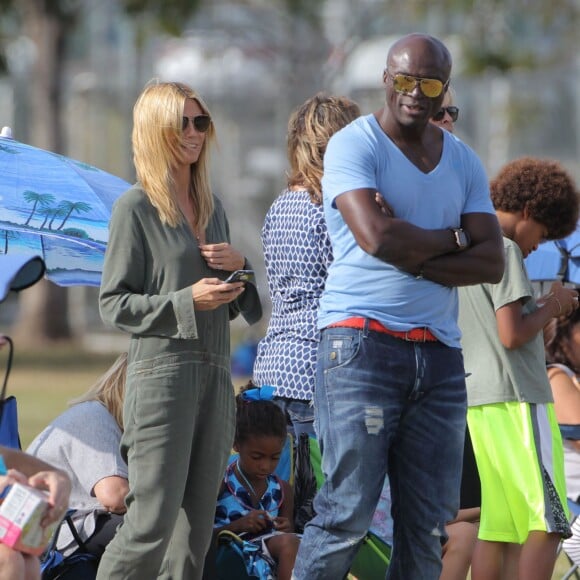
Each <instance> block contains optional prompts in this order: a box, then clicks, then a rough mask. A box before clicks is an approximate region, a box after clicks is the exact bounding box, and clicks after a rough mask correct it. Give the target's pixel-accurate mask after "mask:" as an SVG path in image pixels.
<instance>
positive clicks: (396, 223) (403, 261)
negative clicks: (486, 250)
mask: <svg viewBox="0 0 580 580" xmlns="http://www.w3.org/2000/svg"><path fill="white" fill-rule="evenodd" d="M357 242H358V243H359V245H360V246H361V247H362V249H363V250H365V251H366V252H367V253H369V254H371V256H374V257H375V258H378V259H379V260H382V261H383V262H387V263H389V264H392V265H393V266H396V267H397V268H399V269H401V270H404V271H405V272H409V273H411V274H418V273H419V271H420V269H421V266H422V265H423V264H424V263H425V262H427V261H428V260H430V259H433V258H435V257H439V256H442V255H447V254H451V255H453V254H455V252H456V250H457V246H456V244H455V238H454V236H453V232H452V231H451V230H449V229H438V230H427V229H423V228H420V227H418V226H415V225H413V224H411V223H409V222H406V221H404V220H400V219H396V218H392V219H389V220H385V223H384V227H383V228H381V229H380V230H378V231H374V232H373V231H368V232H367V233H366V235H365V236H364V238H363V239H358V238H357Z"/></svg>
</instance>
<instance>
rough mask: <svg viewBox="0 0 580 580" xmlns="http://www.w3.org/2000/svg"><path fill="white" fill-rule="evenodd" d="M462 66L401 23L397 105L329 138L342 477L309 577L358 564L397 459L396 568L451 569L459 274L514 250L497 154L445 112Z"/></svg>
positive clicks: (326, 411) (328, 417) (329, 449)
mask: <svg viewBox="0 0 580 580" xmlns="http://www.w3.org/2000/svg"><path fill="white" fill-rule="evenodd" d="M450 74H451V56H450V54H449V51H448V50H447V48H446V47H445V46H444V44H443V43H442V42H441V41H439V40H438V39H436V38H433V37H431V36H427V35H423V34H411V35H408V36H405V37H403V38H401V39H399V40H398V41H397V42H396V43H395V44H394V45H393V46H392V48H391V50H390V51H389V54H388V56H387V66H386V68H385V69H384V71H383V83H384V85H385V94H386V102H385V105H384V106H383V107H382V108H381V109H380V110H378V111H377V112H375V113H374V114H371V115H367V116H363V117H360V118H359V119H357V120H355V121H353V122H352V123H351V124H350V125H348V126H347V127H346V128H344V129H343V130H342V131H339V132H338V133H336V134H335V135H334V136H333V137H332V138H331V140H330V142H329V145H328V149H327V151H326V155H325V158H324V177H323V180H322V185H323V196H324V210H325V217H326V221H327V225H328V230H329V234H330V237H331V240H332V245H333V251H334V261H333V263H332V264H331V266H330V269H329V275H328V279H327V281H326V286H325V290H324V293H323V295H322V299H321V302H320V311H319V320H318V326H319V328H320V329H321V342H320V347H319V351H318V374H317V384H316V392H315V399H314V403H315V413H316V421H315V424H316V427H317V432H318V435H319V438H320V443H321V446H322V450H323V470H324V474H325V477H326V480H325V483H324V485H323V487H322V489H321V490H320V492H319V493H318V495H317V496H316V499H315V502H314V507H315V511H316V514H317V515H316V516H315V518H314V519H313V520H312V521H311V522H310V523H309V525H308V526H307V527H306V530H305V533H304V538H303V540H302V542H301V547H300V551H299V553H298V558H297V561H296V566H295V568H294V576H293V577H294V578H295V579H297V580H316V579H327V580H336V579H338V578H344V577H345V575H346V573H347V572H348V569H349V567H350V563H351V561H352V559H353V557H354V555H355V554H356V551H357V548H358V545H359V543H360V541H361V540H362V538H363V537H364V535H365V533H366V531H367V530H368V528H369V525H370V523H371V519H372V516H373V512H374V510H375V507H376V504H377V501H378V498H379V495H380V492H381V489H382V486H383V482H384V478H385V476H387V475H388V477H389V479H390V485H391V493H392V502H393V516H394V536H393V538H394V546H393V553H392V560H391V564H390V566H389V571H388V573H387V578H388V579H394V578H400V579H403V578H404V579H409V578H420V579H431V578H432V579H436V578H439V575H440V572H441V546H442V544H443V543H444V542H445V540H446V536H445V523H446V522H448V521H450V520H452V519H453V518H454V517H455V514H456V512H457V509H458V505H459V481H460V476H461V462H462V453H463V439H464V433H465V413H466V395H465V370H464V367H463V357H462V353H461V348H460V332H459V328H458V326H457V310H458V299H457V286H463V285H469V284H478V283H481V282H490V283H496V282H498V281H499V280H500V279H501V277H502V273H503V265H504V264H503V249H502V241H501V234H500V229H499V226H498V222H497V219H496V217H495V213H494V209H493V206H492V203H491V201H490V196H489V188H488V181H487V178H486V175H485V172H484V169H483V167H482V164H481V162H480V161H479V159H478V158H477V156H476V155H475V154H474V153H473V151H472V150H471V149H470V148H469V147H468V146H467V145H465V144H464V143H462V142H461V141H460V140H459V139H457V138H456V137H454V136H453V135H452V134H451V133H448V132H447V131H443V130H441V129H440V128H438V127H436V126H435V125H433V124H431V123H430V122H429V120H430V119H431V117H433V115H434V114H435V113H437V111H439V109H440V108H441V105H442V102H443V98H444V97H445V93H446V91H447V90H448V87H449V79H450ZM376 192H379V193H380V194H381V195H382V197H383V199H384V202H385V203H384V204H377V203H376V201H375V194H376Z"/></svg>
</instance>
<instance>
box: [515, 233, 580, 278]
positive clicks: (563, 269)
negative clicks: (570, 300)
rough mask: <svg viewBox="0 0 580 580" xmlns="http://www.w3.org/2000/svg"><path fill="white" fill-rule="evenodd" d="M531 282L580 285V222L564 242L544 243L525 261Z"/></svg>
mask: <svg viewBox="0 0 580 580" xmlns="http://www.w3.org/2000/svg"><path fill="white" fill-rule="evenodd" d="M525 263H526V268H527V270H528V275H529V277H530V279H531V280H533V281H536V282H543V281H548V280H562V282H570V283H572V284H580V222H579V224H577V225H576V230H575V231H574V232H573V233H572V234H570V235H569V236H568V237H566V238H563V239H562V240H557V241H550V242H544V243H543V244H540V246H539V247H538V249H537V250H536V251H535V252H532V253H531V254H530V255H529V256H528V257H527V258H526V260H525Z"/></svg>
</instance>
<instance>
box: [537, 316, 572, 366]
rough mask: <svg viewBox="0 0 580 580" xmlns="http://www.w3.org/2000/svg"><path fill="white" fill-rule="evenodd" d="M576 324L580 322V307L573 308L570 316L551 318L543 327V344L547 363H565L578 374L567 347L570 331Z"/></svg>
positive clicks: (570, 335)
mask: <svg viewBox="0 0 580 580" xmlns="http://www.w3.org/2000/svg"><path fill="white" fill-rule="evenodd" d="M577 324H580V309H576V310H574V312H572V314H571V315H570V316H565V317H562V318H552V320H550V322H549V323H548V324H547V325H546V327H545V328H544V346H545V350H546V362H547V363H552V364H554V363H559V364H563V365H566V366H567V367H568V368H570V369H572V370H573V371H574V372H575V373H576V374H579V373H580V369H579V368H576V364H575V363H574V357H573V356H572V353H571V352H570V347H569V343H570V339H571V338H572V331H573V330H574V327H575V326H576V325H577Z"/></svg>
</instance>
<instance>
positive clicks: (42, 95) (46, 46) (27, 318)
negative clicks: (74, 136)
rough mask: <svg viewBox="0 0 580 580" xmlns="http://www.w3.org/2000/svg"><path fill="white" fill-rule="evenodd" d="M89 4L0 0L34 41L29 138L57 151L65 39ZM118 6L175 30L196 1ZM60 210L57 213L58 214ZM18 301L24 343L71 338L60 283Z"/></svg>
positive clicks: (61, 145) (125, 0) (60, 147)
mask: <svg viewBox="0 0 580 580" xmlns="http://www.w3.org/2000/svg"><path fill="white" fill-rule="evenodd" d="M91 4H92V3H91V2H89V0H85V1H83V0H43V1H39V0H0V11H1V12H2V14H4V15H8V14H9V15H10V16H11V17H12V20H11V24H12V23H13V22H16V23H17V24H18V25H19V33H20V34H23V35H25V36H26V37H28V38H29V39H32V40H33V41H34V43H35V45H36V60H35V62H34V64H33V70H32V72H31V74H30V79H29V86H28V87H27V88H28V89H29V90H30V95H31V110H30V114H29V119H30V122H31V127H32V130H31V139H30V141H31V142H32V144H34V145H36V146H38V147H42V148H44V149H48V150H50V151H54V152H56V153H65V150H66V147H65V137H64V135H65V133H64V125H63V122H62V112H63V107H62V103H63V91H64V87H65V82H64V75H65V70H66V64H67V54H68V52H67V48H68V47H67V39H70V38H72V36H73V32H74V30H75V28H76V26H77V25H78V24H79V22H80V20H81V18H82V17H83V16H86V13H87V11H88V10H90V9H91ZM121 5H122V6H123V8H124V9H125V10H126V11H127V13H129V14H131V15H133V16H135V17H137V16H143V17H145V16H147V17H148V18H149V19H151V20H153V21H155V22H157V23H158V24H159V25H160V26H163V27H164V28H166V29H170V30H172V31H174V32H178V31H180V30H181V27H182V26H183V24H184V23H185V22H187V20H188V17H189V16H190V15H191V14H193V12H194V11H195V10H196V9H197V7H198V5H199V0H165V1H164V2H158V1H156V0H122V1H121ZM93 6H94V4H93ZM2 40H4V41H6V40H9V38H8V37H7V35H6V34H5V35H2V34H0V43H2ZM39 203H40V200H39ZM64 209H66V208H64ZM68 209H70V208H68ZM77 209H78V208H77ZM62 210H63V208H60V210H59V211H58V212H57V214H55V216H56V215H62ZM71 211H72V210H71ZM65 221H66V218H65ZM51 223H52V222H51ZM62 225H64V221H63V224H61V227H62ZM20 305H21V307H20V310H19V316H18V320H17V323H16V327H15V329H14V334H15V336H17V337H18V336H22V337H23V338H25V339H26V343H27V344H31V343H43V342H46V341H50V340H58V339H69V338H71V334H72V333H71V329H70V325H69V324H68V316H67V310H68V301H67V292H66V290H65V289H64V288H61V287H59V286H56V285H54V284H52V283H48V282H46V281H42V282H41V283H39V284H37V285H36V286H35V287H34V288H31V289H30V290H29V291H28V292H26V293H24V294H22V296H21V297H20Z"/></svg>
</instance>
